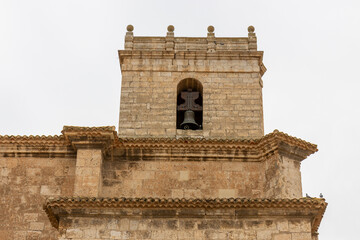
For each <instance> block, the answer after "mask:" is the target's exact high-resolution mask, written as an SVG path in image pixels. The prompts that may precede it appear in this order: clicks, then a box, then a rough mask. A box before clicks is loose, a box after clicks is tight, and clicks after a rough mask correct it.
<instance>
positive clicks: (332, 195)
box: [0, 0, 360, 240]
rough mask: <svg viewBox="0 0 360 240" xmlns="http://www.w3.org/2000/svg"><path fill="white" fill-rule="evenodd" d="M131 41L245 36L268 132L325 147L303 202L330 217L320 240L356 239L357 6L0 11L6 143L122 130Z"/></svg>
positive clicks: (159, 5) (12, 7)
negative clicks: (258, 73) (259, 65)
mask: <svg viewBox="0 0 360 240" xmlns="http://www.w3.org/2000/svg"><path fill="white" fill-rule="evenodd" d="M128 24H133V25H134V27H135V30H134V34H135V35H138V36H140V35H142V36H165V34H166V28H167V26H168V25H169V24H172V25H174V26H175V36H203V37H205V36H206V33H207V30H206V28H207V26H208V25H213V26H215V35H216V36H218V37H220V36H221V37H238V36H240V37H244V36H247V27H248V26H249V25H254V26H255V29H256V30H255V32H256V34H257V36H258V49H259V50H264V51H265V55H264V63H265V66H266V67H267V69H268V71H267V73H266V74H265V75H264V77H263V81H264V88H263V97H264V115H265V129H266V133H269V132H272V131H273V130H274V129H279V130H280V131H283V132H286V133H288V134H290V135H293V136H296V137H300V138H302V139H304V140H307V141H310V142H312V143H316V144H318V148H319V152H318V153H316V154H314V155H312V156H311V157H309V158H308V159H306V160H305V161H304V162H303V164H302V177H303V192H304V195H305V193H308V194H310V195H311V196H318V195H319V193H320V192H322V193H323V194H324V197H325V198H326V199H327V201H328V203H329V206H328V209H327V211H326V213H325V216H324V219H323V222H322V224H321V228H320V239H321V240H342V239H344V240H357V239H359V233H358V231H359V227H360V220H359V219H360V218H359V216H360V209H359V207H358V206H357V205H358V201H359V199H360V187H359V183H360V174H359V168H360V163H359V161H360V157H359V154H358V147H359V143H360V142H359V140H358V137H359V134H360V129H359V123H360V108H359V104H360V97H359V94H358V92H359V88H360V80H359V76H358V71H359V70H358V67H359V66H358V65H359V60H358V55H359V53H360V1H356V0H354V1H350V0H342V1H329V0H328V1H326V0H322V1H316V0H313V1H307V0H306V1H304V0H302V1H290V0H283V1H269V0H264V1H250V0H248V1H241V0H237V1H226V0H222V1H210V0H206V1H195V0H192V1H188V0H182V1H165V0H164V1H149V0H144V1H134V0H132V1H130V0H129V1H91V0H81V1H80V0H79V1H74V0H71V1H68V0H61V1H52V0H43V1H37V0H32V1H26V0H23V1H16V0H0V134H1V135H31V134H32V135H36V134H38V135H43V134H44V135H55V134H60V132H61V129H62V127H63V125H79V126H103V125H115V126H116V127H117V125H118V115H119V104H120V83H121V73H120V67H119V62H118V56H117V50H118V49H123V44H124V41H123V39H124V35H125V31H126V26H127V25H128Z"/></svg>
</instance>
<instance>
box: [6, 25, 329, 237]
mask: <svg viewBox="0 0 360 240" xmlns="http://www.w3.org/2000/svg"><path fill="white" fill-rule="evenodd" d="M133 30H134V28H133V26H131V25H129V26H128V27H127V33H126V36H125V49H124V50H120V51H119V58H120V66H121V72H122V87H121V103H120V120H119V130H118V132H116V131H115V128H114V127H92V128H86V127H71V126H69V127H66V126H65V127H64V130H63V132H62V136H59V137H56V138H55V137H51V138H46V139H44V138H40V139H39V138H36V139H35V140H36V143H37V144H38V142H41V143H42V144H43V145H44V146H52V145H51V144H53V145H54V144H56V146H58V148H54V147H48V148H45V147H41V148H40V150H41V151H45V150H43V149H46V151H49V152H50V153H49V155H44V153H43V152H42V155H40V156H41V157H43V156H59V157H58V158H59V161H58V162H55V163H56V164H58V165H59V164H64V163H63V162H64V161H63V160H62V158H69V159H68V164H69V169H71V171H66V173H63V174H64V175H66V176H67V179H72V180H71V181H70V182H69V183H68V184H69V185H71V186H72V188H71V189H72V190H71V191H68V192H65V193H64V192H63V191H60V190H59V191H55V190H56V189H57V188H50V187H49V186H45V187H44V188H43V187H42V188H41V189H43V190H41V191H42V192H43V194H46V196H50V197H51V198H48V199H47V200H46V202H45V203H44V207H43V208H44V210H45V212H46V214H47V216H48V219H49V222H50V223H51V226H52V227H54V229H56V230H57V231H58V232H59V235H56V234H55V233H54V232H52V231H50V230H49V231H48V232H49V233H48V234H49V236H55V237H56V236H59V238H58V239H61V240H70V239H77V240H80V239H81V240H83V239H164V240H165V239H166V240H169V239H184V240H185V239H188V240H193V239H196V240H199V239H244V240H317V239H318V228H319V225H320V222H321V219H322V216H323V214H324V212H325V209H326V206H327V203H326V202H325V199H323V198H322V197H321V198H311V197H303V194H302V187H301V173H300V165H301V162H302V161H303V160H304V159H306V158H307V157H308V156H309V155H311V154H313V153H315V152H316V151H317V146H316V145H315V144H312V143H309V142H306V141H304V140H301V139H298V138H295V137H291V136H289V135H287V134H285V133H282V132H279V131H278V130H275V131H273V132H272V133H270V134H267V135H265V136H264V123H263V103H262V87H263V82H262V75H263V74H264V73H265V71H266V68H265V67H264V65H263V62H262V57H263V52H262V51H258V50H257V41H256V35H255V33H254V31H255V29H254V27H252V26H250V27H249V28H248V36H247V37H239V38H225V37H215V33H214V27H212V26H210V27H208V33H207V36H206V37H198V38H189V37H175V36H174V27H173V26H171V25H170V26H169V27H168V32H167V34H166V36H165V37H137V36H134V35H133ZM14 139H15V140H14ZM0 140H1V138H0ZM25 140H26V141H25ZM35 140H33V138H31V139H30V140H29V139H28V138H21V139H18V138H6V137H4V138H3V140H2V141H3V142H4V144H8V145H6V146H10V147H11V148H12V149H14V150H12V151H14V152H15V153H16V154H18V153H17V152H16V151H19V150H18V149H19V146H18V145H15V144H14V143H16V144H19V142H20V141H23V142H24V141H25V143H24V144H25V146H26V147H27V148H26V149H31V148H29V146H30V144H33V142H32V141H35ZM40 140H41V141H40ZM0 143H1V141H0ZM20 150H21V149H20ZM55 150H56V154H55V153H53V151H55ZM24 151H25V150H24ZM26 151H29V150H26ZM60 153H62V155H61V154H60ZM6 154H9V153H8V152H6ZM16 154H14V156H18V155H16ZM25 156H28V155H25ZM45 160H46V163H47V162H48V161H47V159H45ZM52 161H53V162H54V160H52ZM56 166H57V165H56ZM45 172H48V171H45ZM59 174H60V173H59ZM61 174H62V173H61ZM69 174H72V175H71V178H70V177H68V175H69ZM56 183H57V182H56ZM51 187H52V186H51ZM53 189H55V190H53ZM50 190H52V191H50ZM11 196H12V195H11V194H9V195H8V198H9V199H10V198H11ZM48 225H49V224H48ZM48 228H50V226H48ZM54 231H55V230H54ZM55 237H52V238H48V239H55Z"/></svg>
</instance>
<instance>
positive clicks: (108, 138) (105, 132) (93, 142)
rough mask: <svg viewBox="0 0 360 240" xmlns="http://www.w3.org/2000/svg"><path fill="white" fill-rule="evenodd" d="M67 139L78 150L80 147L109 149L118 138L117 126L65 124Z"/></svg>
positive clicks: (65, 136) (64, 131)
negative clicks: (76, 125)
mask: <svg viewBox="0 0 360 240" xmlns="http://www.w3.org/2000/svg"><path fill="white" fill-rule="evenodd" d="M62 134H63V135H64V138H65V141H67V142H68V143H69V144H71V145H72V147H73V148H74V149H75V150H77V149H79V148H87V149H90V148H92V149H102V150H108V149H109V148H110V146H112V145H113V142H114V139H116V138H117V134H116V131H115V127H113V126H105V127H75V126H64V128H63V130H62Z"/></svg>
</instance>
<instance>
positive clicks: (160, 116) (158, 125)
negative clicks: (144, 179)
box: [119, 59, 264, 138]
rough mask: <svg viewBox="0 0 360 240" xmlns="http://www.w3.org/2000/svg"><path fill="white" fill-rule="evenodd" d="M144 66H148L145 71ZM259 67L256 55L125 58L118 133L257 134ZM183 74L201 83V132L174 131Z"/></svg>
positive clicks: (260, 128)
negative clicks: (245, 57) (246, 57)
mask: <svg viewBox="0 0 360 240" xmlns="http://www.w3.org/2000/svg"><path fill="white" fill-rule="evenodd" d="M147 66H149V68H152V69H147V70H145V68H146V67H147ZM179 68H184V69H186V71H178V69H179ZM259 68H260V67H259V63H258V60H256V59H254V60H237V61H234V60H186V59H125V60H124V63H123V64H122V86H121V104H120V121H119V136H128V137H148V136H152V137H175V136H187V135H189V134H190V136H201V137H210V138H217V137H221V138H260V137H262V136H263V134H264V129H263V112H262V86H261V75H260V70H259ZM210 69H211V71H210ZM186 78H194V79H197V80H199V81H200V82H201V83H202V85H203V130H196V131H184V130H178V131H177V130H176V98H177V85H178V83H179V82H180V81H181V80H183V79H186Z"/></svg>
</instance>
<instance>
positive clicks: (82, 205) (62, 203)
mask: <svg viewBox="0 0 360 240" xmlns="http://www.w3.org/2000/svg"><path fill="white" fill-rule="evenodd" d="M326 206H327V203H326V202H325V199H323V198H297V199H276V198H271V199H267V198H257V199H248V198H222V199H219V198H216V199H194V198H190V199H185V198H182V199H178V198H174V199H173V198H169V199H165V198H162V199H161V198H87V197H60V198H50V199H48V200H47V201H46V203H45V204H44V206H43V209H44V210H45V212H46V214H47V216H48V218H49V219H50V222H51V224H52V226H53V227H55V228H58V227H59V215H58V214H59V213H60V212H61V211H59V210H61V209H63V210H71V209H104V210H106V209H124V208H136V209H146V208H152V209H182V208H193V209H196V208H197V209H221V208H232V209H264V210H265V209H268V210H272V209H284V210H287V209H297V210H298V209H301V210H314V211H315V215H314V216H313V219H312V232H313V233H316V232H317V230H318V227H319V225H320V222H321V219H322V216H323V214H324V212H325V209H326ZM62 212H66V211H62ZM77 212H78V211H77ZM298 215H301V214H298Z"/></svg>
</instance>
